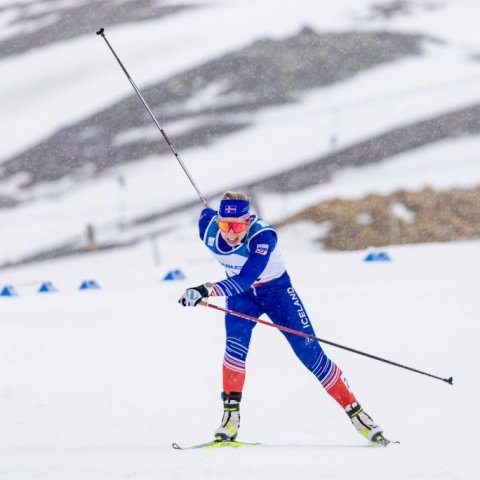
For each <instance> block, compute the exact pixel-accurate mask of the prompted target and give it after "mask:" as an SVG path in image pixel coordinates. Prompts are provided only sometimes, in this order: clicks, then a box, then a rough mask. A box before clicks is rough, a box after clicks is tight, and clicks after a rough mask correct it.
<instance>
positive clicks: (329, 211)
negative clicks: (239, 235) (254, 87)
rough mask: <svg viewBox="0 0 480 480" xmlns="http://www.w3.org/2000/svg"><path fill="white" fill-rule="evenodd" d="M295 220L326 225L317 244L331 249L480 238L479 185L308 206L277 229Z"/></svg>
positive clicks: (424, 190) (358, 248)
mask: <svg viewBox="0 0 480 480" xmlns="http://www.w3.org/2000/svg"><path fill="white" fill-rule="evenodd" d="M399 207H400V208H399ZM298 221H310V222H314V223H323V222H328V226H329V228H328V233H326V234H325V236H324V237H322V238H321V239H319V241H320V242H321V243H322V244H323V246H324V247H325V248H326V249H330V250H361V249H365V248H368V247H380V246H385V245H399V244H412V243H430V242H448V241H453V240H468V239H473V238H480V187H478V188H473V189H469V190H468V189H464V190H463V189H452V190H448V191H435V190H432V189H430V188H425V189H423V190H421V191H419V192H409V191H405V190H400V191H398V192H395V193H393V194H391V195H387V196H380V195H368V196H366V197H364V198H362V199H360V200H342V199H335V200H330V201H326V202H322V203H320V204H318V205H315V206H313V207H310V208H308V209H306V210H304V211H302V212H300V213H298V214H297V215H294V216H292V217H290V218H288V219H286V220H284V221H282V222H281V223H279V224H277V226H278V227H281V226H284V225H287V224H290V223H294V222H298Z"/></svg>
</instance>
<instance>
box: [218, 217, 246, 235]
mask: <svg viewBox="0 0 480 480" xmlns="http://www.w3.org/2000/svg"><path fill="white" fill-rule="evenodd" d="M247 227H248V223H245V222H224V221H222V220H219V221H218V228H219V229H220V230H221V231H222V232H223V233H228V232H229V231H230V230H233V233H242V232H244V231H245V230H246V229H247Z"/></svg>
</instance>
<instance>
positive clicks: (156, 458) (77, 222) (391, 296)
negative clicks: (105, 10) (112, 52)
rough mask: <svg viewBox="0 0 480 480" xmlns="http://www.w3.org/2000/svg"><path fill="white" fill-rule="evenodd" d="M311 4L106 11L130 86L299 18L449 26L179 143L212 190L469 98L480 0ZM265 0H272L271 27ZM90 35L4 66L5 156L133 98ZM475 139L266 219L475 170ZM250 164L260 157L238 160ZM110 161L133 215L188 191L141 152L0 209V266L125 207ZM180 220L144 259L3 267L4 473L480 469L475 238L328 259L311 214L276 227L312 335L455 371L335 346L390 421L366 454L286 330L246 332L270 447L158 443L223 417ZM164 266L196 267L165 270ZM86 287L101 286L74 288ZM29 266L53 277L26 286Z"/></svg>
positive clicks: (276, 31)
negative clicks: (200, 139) (149, 14)
mask: <svg viewBox="0 0 480 480" xmlns="http://www.w3.org/2000/svg"><path fill="white" fill-rule="evenodd" d="M12 3H13V2H12V1H10V0H1V1H0V5H2V6H3V5H7V4H12ZM17 3H18V2H17ZM321 3H322V6H321V8H320V7H319V2H317V1H314V0H311V1H309V0H296V1H295V2H293V1H292V2H290V1H285V2H284V1H282V2H278V1H274V0H255V1H249V0H229V1H228V2H227V1H212V2H210V3H209V6H208V8H206V9H204V10H200V11H198V12H196V13H195V14H193V13H192V12H188V11H187V12H184V13H182V14H181V15H179V16H177V17H175V18H173V17H172V18H168V17H167V18H166V19H165V20H159V21H155V22H148V23H145V24H142V27H141V28H138V26H136V25H126V26H119V27H116V28H112V29H108V25H105V27H107V33H108V34H109V38H110V40H112V42H113V43H114V45H115V47H117V48H118V50H119V52H121V54H122V57H124V60H125V62H126V63H127V64H128V65H129V67H130V69H131V73H132V74H133V75H134V77H135V79H136V81H137V83H138V84H139V86H146V85H148V84H149V83H151V82H153V81H157V80H159V79H161V78H165V77H167V76H168V75H171V74H172V73H176V72H178V71H181V70H182V69H184V68H189V67H191V66H193V65H196V64H198V63H200V62H203V61H205V60H208V59H210V58H213V57H215V56H216V55H219V54H221V53H222V52H227V51H230V50H232V49H236V48H240V47H242V46H243V45H246V44H248V43H249V42H251V41H252V40H253V39H254V38H256V37H257V36H266V35H272V36H278V37H283V36H286V35H289V34H291V33H294V32H296V31H298V29H299V28H300V27H301V26H302V25H303V24H305V23H308V24H310V25H312V26H314V27H315V28H319V29H323V30H343V29H346V28H352V27H356V28H377V27H379V26H380V27H385V28H393V29H395V30H396V31H409V32H416V33H417V32H427V33H428V32H430V33H431V34H432V35H436V36H438V37H440V38H443V39H444V40H445V41H446V44H445V45H444V46H434V45H430V46H429V47H428V52H426V53H428V54H426V55H425V57H423V59H422V60H419V59H410V60H403V61H402V62H399V63H398V64H396V65H388V66H383V67H381V68H379V69H376V70H374V71H371V72H365V73H363V74H362V75H359V76H357V77H356V78H355V79H350V80H348V81H347V82H344V83H342V84H339V85H334V86H332V87H329V88H327V89H323V90H319V91H315V92H311V94H309V95H306V96H305V97H304V99H303V101H302V102H300V103H298V104H296V105H289V106H285V107H281V108H277V109H271V110H267V111H263V112H261V113H260V114H258V116H257V117H255V119H254V120H255V125H254V126H253V127H252V128H250V129H248V130H245V131H243V132H240V133H238V134H236V135H232V136H231V137H229V138H228V139H225V140H222V141H221V142H218V143H217V144H215V145H213V146H211V147H210V148H209V149H198V150H189V151H188V154H185V155H182V156H183V158H184V161H185V162H186V163H187V165H188V166H189V168H190V169H191V170H192V174H193V176H194V178H195V179H197V180H198V183H199V186H200V188H201V189H202V191H203V192H204V193H205V194H208V193H209V192H210V191H214V190H217V189H220V188H222V187H224V188H228V187H230V186H231V185H229V184H228V182H229V181H232V182H233V181H234V182H235V184H236V183H239V182H240V181H243V180H247V179H249V178H254V177H255V176H260V175H264V174H266V173H269V172H274V171H276V170H278V169H281V168H284V167H286V166H288V165H290V166H292V165H295V164H296V163H299V162H301V161H304V160H305V158H307V157H313V156H315V155H318V154H320V153H322V152H324V151H327V150H328V148H329V144H328V139H329V138H330V135H331V133H332V128H335V129H337V133H338V134H339V142H340V145H342V144H343V145H347V144H348V143H351V142H353V141H357V140H359V139H361V138H365V137H367V136H369V135H372V134H375V133H379V132H381V131H384V130H386V129H388V128H391V127H393V126H395V125H397V124H406V123H408V122H410V121H414V120H419V119H422V118H426V117H427V116H428V115H431V114H437V113H440V112H442V111H444V110H448V109H451V108H457V107H460V106H465V105H468V104H469V103H473V102H476V101H478V100H479V99H480V90H478V82H475V81H474V80H475V79H476V76H477V75H478V74H480V66H479V64H478V63H475V62H473V61H472V60H471V58H470V56H471V55H474V54H478V52H479V51H480V39H479V38H480V37H478V35H477V25H476V23H475V18H477V17H478V15H477V12H478V11H479V7H478V2H476V1H474V0H463V1H461V0H456V1H455V2H453V1H452V2H432V1H430V0H429V1H428V2H415V4H416V5H417V6H418V8H417V9H416V10H415V15H414V16H413V17H405V16H399V17H396V18H395V19H394V20H391V21H383V23H382V22H380V21H379V22H376V23H375V22H374V23H371V22H367V21H366V20H365V17H364V16H362V15H363V13H364V12H365V9H366V7H367V5H369V4H370V2H369V1H367V0H355V1H352V0H337V1H336V2H321ZM327 3H328V5H327ZM428 5H437V6H438V7H439V8H437V9H436V10H429V9H428V8H426V7H427V6H428ZM424 7H425V8H424ZM272 11H275V12H277V13H278V18H276V19H275V20H276V21H275V22H273V21H271V12H272ZM5 18H6V17H2V18H0V23H1V22H3V21H4V19H5ZM252 18H255V21H252ZM262 19H267V20H262ZM209 22H210V23H209ZM226 32H228V35H226ZM219 36H222V42H219V41H218V38H220V37H219ZM133 37H134V38H135V42H132V41H131V38H133ZM96 42H99V39H97V38H96V37H95V36H94V35H93V34H92V38H80V39H77V40H73V41H71V42H66V43H65V44H62V45H52V46H51V47H49V48H46V49H41V50H38V51H32V52H29V53H26V54H25V55H22V56H19V57H18V58H11V59H5V60H2V61H1V62H0V104H1V105H2V108H1V110H0V122H1V125H0V131H1V132H2V141H1V142H0V158H1V159H5V158H7V157H8V155H11V154H12V153H13V152H16V151H19V150H21V149H22V148H24V147H26V146H28V145H30V144H31V143H33V142H36V141H39V140H41V139H42V138H44V137H45V136H46V135H48V134H50V133H51V132H53V131H55V129H56V128H59V127H60V126H63V125H66V124H69V123H70V122H74V121H77V120H79V119H81V118H84V117H85V116H86V115H87V114H90V113H92V112H94V111H96V109H100V108H103V107H105V106H107V105H109V104H111V103H112V102H114V101H116V100H118V99H119V98H122V97H123V96H125V95H129V94H130V87H129V85H128V83H127V82H126V80H125V79H124V78H122V77H121V72H120V71H119V70H118V67H117V66H116V65H115V64H114V63H113V59H112V58H110V56H109V54H108V52H107V51H105V50H104V46H102V45H101V44H100V45H99V44H98V43H96ZM159 45H162V46H163V47H162V48H159ZM177 47H178V50H175V55H169V56H168V58H167V52H168V51H169V49H170V52H171V49H172V48H177ZM74 58H75V61H73V59H74ZM160 64H161V65H162V69H161V71H160V70H159V68H158V65H160ZM40 67H42V68H40ZM32 71H34V72H35V75H33V74H32ZM429 73H431V74H432V76H431V77H430V76H429ZM432 84H435V85H438V89H436V88H433V87H429V85H432ZM61 86H62V89H60V87H61ZM63 87H64V88H65V90H63ZM20 100H21V101H20ZM46 106H48V111H47V109H46ZM339 106H341V108H339ZM165 128H166V130H167V133H168V125H166V126H165ZM286 132H288V135H287V133H286ZM318 132H320V134H319V133H318ZM292 138H293V139H295V142H292V141H291V139H292ZM160 141H161V139H160ZM478 150H479V140H478V138H461V139H458V140H456V141H455V142H444V143H442V144H439V145H436V146H428V147H425V148H423V149H420V150H418V151H417V152H411V153H409V154H408V155H401V156H398V157H396V158H392V159H391V160H390V161H388V162H384V163H382V164H381V165H377V166H368V167H364V168H361V169H355V170H348V171H344V172H341V173H339V174H338V175H336V176H335V177H334V178H333V179H332V181H331V182H330V183H329V184H326V185H325V186H322V187H320V188H315V189H310V190H308V191H305V192H302V193H301V194H300V193H299V194H296V195H288V196H282V197H281V198H278V197H276V196H265V195H261V196H260V197H259V199H260V206H261V209H262V214H263V215H264V216H265V217H266V219H267V220H275V219H277V218H280V217H281V216H282V215H284V214H290V213H293V212H294V211H296V210H298V209H300V208H302V207H304V206H307V205H309V204H310V203H311V202H312V201H316V200H319V199H325V198H332V197H333V196H343V197H349V198H351V197H357V196H361V195H363V194H364V193H367V192H371V191H376V192H379V193H388V192H390V191H392V190H394V189H397V188H401V187H404V188H413V189H418V188H421V187H423V186H426V185H430V186H434V187H438V188H449V187H453V186H455V187H458V186H468V187H470V186H474V185H478V184H480V170H479V168H480V166H479V161H478V158H476V152H478ZM180 153H182V152H180ZM238 161H242V162H245V165H246V168H245V171H239V173H238V176H236V177H235V179H233V180H232V179H230V178H224V177H223V176H221V175H217V174H215V175H212V174H211V172H212V171H214V172H217V170H216V168H218V166H219V165H221V166H222V167H224V168H225V166H226V165H233V164H235V162H238ZM252 165H254V166H255V171H253V172H252V171H251V169H249V168H247V167H248V166H250V167H251V166H252ZM118 173H122V174H124V175H125V176H126V179H127V189H126V195H127V206H128V210H127V213H128V214H129V215H133V214H138V213H140V212H148V211H150V210H152V209H154V208H156V207H158V206H159V205H160V206H166V205H171V204H174V203H177V202H179V201H183V200H186V199H188V198H194V191H193V189H192V188H191V186H190V185H189V183H188V181H187V179H186V178H185V176H184V175H183V173H182V171H181V170H180V169H179V167H178V165H177V164H176V163H175V160H174V159H173V158H172V159H171V161H163V162H158V160H157V159H145V161H144V163H143V165H141V166H140V167H139V168H138V169H137V168H133V167H132V166H126V167H123V168H122V169H120V170H119V171H118V172H115V174H112V175H111V176H105V177H103V178H101V179H99V180H98V181H97V182H93V183H91V184H89V185H83V186H79V187H76V188H72V187H71V186H70V185H68V184H67V183H65V184H62V185H61V186H59V188H58V191H62V194H61V195H60V196H59V197H57V198H50V199H48V198H45V199H43V200H39V201H37V202H35V203H32V204H31V205H29V206H25V207H22V208H21V209H17V210H16V211H12V212H2V213H1V214H0V228H1V234H0V262H2V261H4V260H6V259H8V258H10V259H15V258H18V257H19V256H21V255H23V254H25V253H27V252H30V251H31V250H32V248H33V247H38V248H40V247H43V246H46V245H50V244H52V243H54V242H56V241H57V240H59V239H61V238H65V237H68V236H70V235H72V234H77V233H80V232H81V231H82V230H83V228H84V226H85V223H86V222H87V221H91V222H94V223H96V222H98V223H101V222H106V221H110V220H117V219H118V217H119V214H120V209H119V206H120V205H121V203H122V202H123V201H124V200H125V199H124V198H122V196H121V195H122V194H121V192H120V190H119V186H118V184H117V179H116V175H117V174H118ZM2 188H3V186H2ZM8 188H9V189H10V191H13V190H14V189H15V185H13V184H12V185H9V186H8ZM2 192H3V190H2ZM5 193H6V194H8V193H9V192H8V191H6V192H5ZM43 193H45V192H43ZM168 221H169V222H171V221H172V219H169V220H168ZM175 222H176V223H177V226H178V228H176V229H175V230H172V231H171V232H170V233H168V234H166V235H164V236H162V237H159V238H158V239H157V248H158V252H159V256H160V260H161V262H160V264H159V265H156V266H155V265H154V260H155V256H154V251H153V248H152V244H151V243H149V242H145V243H141V244H139V245H137V246H136V247H134V248H130V249H124V250H119V251H116V252H107V253H94V254H90V255H86V256H82V257H78V258H72V259H69V260H58V261H52V262H48V263H42V264H36V265H31V266H25V267H18V268H14V269H8V270H3V271H0V289H1V288H3V286H4V285H7V284H12V285H13V286H14V287H15V288H16V289H17V291H18V293H19V296H18V297H0V478H2V479H3V478H5V479H6V480H33V479H35V480H37V479H46V480H47V479H48V480H65V479H69V480H76V479H82V480H83V479H85V478H88V479H91V480H97V479H98V480H109V479H112V480H118V479H127V478H138V479H142V480H144V479H159V478H166V479H169V478H176V479H179V480H182V479H189V480H190V479H191V478H199V479H202V480H203V479H209V480H211V479H216V478H218V479H220V478H222V479H223V478H225V477H228V478H232V479H237V478H238V479H244V478H254V479H257V478H258V479H260V478H277V479H279V480H283V479H287V478H288V479H292V478H302V479H305V480H308V479H317V478H328V479H341V480H343V479H345V480H346V479H352V478H354V479H357V478H358V479H368V480H372V479H374V480H375V479H379V480H380V479H381V480H383V479H385V478H392V479H398V480H404V479H409V480H410V479H419V480H420V479H422V480H424V479H435V480H450V479H461V480H464V479H466V480H470V479H472V480H473V479H476V478H477V476H478V471H479V467H480V465H479V461H478V456H477V455H476V454H475V451H477V450H478V448H477V445H476V444H477V439H478V436H479V434H478V432H479V429H480V421H479V420H478V416H477V415H476V400H477V398H478V396H479V394H480V387H479V385H478V382H476V381H475V380H476V379H477V377H478V373H477V364H478V360H477V358H476V351H477V343H478V338H479V335H480V327H479V323H478V320H477V316H478V311H479V310H480V297H479V296H478V293H477V290H478V285H477V284H478V271H479V267H480V261H479V258H480V242H478V241H473V242H463V243H452V244H433V245H418V246H403V247H391V248H388V252H389V254H390V255H391V256H392V259H393V261H392V262H388V263H365V262H363V258H364V256H365V255H366V252H362V251H359V252H353V253H327V252H322V251H319V250H318V246H317V245H316V244H315V243H313V242H312V239H313V238H315V236H316V235H318V230H317V229H315V227H312V226H308V225H294V226H289V227H287V228H285V229H283V230H282V232H281V246H282V250H283V253H284V256H285V257H286V261H287V265H288V269H289V272H290V274H291V276H292V278H293V280H294V284H295V286H296V288H297V290H298V291H299V293H300V295H301V296H302V299H303V300H304V302H305V304H306V306H307V309H308V311H309V313H310V316H311V318H312V321H313V323H314V326H315V328H316V332H317V335H318V336H320V337H322V338H325V339H329V340H332V341H336V342H338V343H343V344H345V345H347V346H351V347H353V348H357V349H360V350H365V351H367V352H369V353H372V354H376V355H379V356H383V357H386V358H388V359H391V360H393V361H397V362H400V363H403V364H406V365H409V366H412V367H414V368H418V369H421V370H425V371H427V372H430V373H433V374H436V375H439V376H442V377H449V376H453V377H454V381H455V385H454V386H450V385H448V384H446V383H444V382H441V381H438V380H434V379H431V378H428V377H425V376H422V375H418V374H415V373H412V372H408V371H406V370H402V369H399V368H396V367H392V366H389V365H385V364H382V363H379V362H376V361H373V360H371V359H367V358H364V357H360V356H356V355H354V354H351V353H348V352H346V351H342V350H338V349H334V348H331V347H326V351H327V352H328V353H329V354H330V355H331V356H332V357H333V358H334V359H335V360H336V361H337V362H338V364H339V365H340V366H341V367H342V368H343V370H344V371H345V373H346V374H347V376H348V378H349V381H350V383H351V385H352V387H353V389H354V391H355V392H356V394H357V396H358V397H359V399H360V401H361V402H362V403H363V405H364V407H365V409H366V410H367V411H368V412H369V413H370V414H371V415H372V416H373V417H374V418H375V419H376V420H377V421H378V422H379V423H380V424H382V425H383V426H384V428H385V433H386V435H388V436H389V437H390V438H392V439H398V440H400V441H401V444H400V445H392V446H391V447H389V448H387V449H381V448H372V447H370V446H368V445H366V443H365V441H364V440H363V439H362V438H361V437H360V436H359V435H358V434H357V433H356V432H355V431H354V430H353V428H352V426H351V425H350V424H349V421H348V419H347V418H346V417H345V415H344V414H343V413H342V412H341V411H340V410H339V408H338V407H337V406H336V405H335V403H334V402H333V400H331V399H330V398H329V397H328V395H326V394H325V393H324V392H323V391H322V388H321V387H320V386H319V384H318V382H317V381H316V380H315V379H314V377H313V376H311V375H310V374H309V373H308V372H307V371H306V370H305V369H304V368H303V367H302V366H301V365H300V364H299V362H298V361H297V360H296V359H295V358H294V356H293V354H292V353H291V352H290V350H289V347H288V345H287V343H286V342H285V341H284V339H283V338H282V336H281V334H279V333H278V332H276V331H274V330H273V329H269V328H266V327H264V326H260V325H259V326H257V327H256V329H255V333H254V339H253V341H252V345H251V352H250V357H249V361H248V377H247V384H246V388H245V396H244V401H243V404H242V428H241V434H240V439H243V440H246V441H248V440H252V441H261V442H262V444H263V445H262V446H261V447H255V448H244V449H239V450H229V449H222V450H211V451H191V452H177V451H174V450H173V449H172V448H171V447H170V444H171V442H178V443H180V444H191V443H197V442H202V441H205V440H208V439H210V438H211V435H212V432H213V430H214V429H215V427H216V426H217V424H218V422H219V420H220V417H221V401H220V398H219V393H220V389H221V364H222V358H223V342H224V332H223V321H222V315H221V314H220V313H218V312H214V311H211V310H207V309H203V308H201V307H199V308H197V309H183V308H182V307H180V306H179V305H178V304H177V303H176V302H177V299H178V297H179V296H180V295H181V293H182V292H183V289H184V288H186V287H188V286H192V285H198V284H199V283H201V282H204V281H208V280H210V281H215V280H218V279H221V278H223V274H222V272H221V270H220V268H219V267H218V266H217V265H216V264H214V263H213V261H212V260H211V258H210V257H209V255H208V252H206V251H205V249H204V248H203V247H202V245H201V244H200V242H199V241H198V239H197V238H196V230H195V224H194V218H193V215H192V213H191V212H190V213H185V214H182V215H177V216H176V217H175ZM174 268H180V269H182V271H184V272H185V274H186V276H187V279H186V280H184V281H174V282H164V281H161V279H162V278H163V276H164V275H165V273H166V272H167V271H168V270H170V269H174ZM87 279H95V280H96V281H98V283H99V284H100V286H101V288H100V289H99V290H92V291H79V290H78V287H79V285H80V283H81V282H82V281H83V280H87ZM44 281H51V282H53V284H54V285H55V286H56V287H57V289H58V291H57V292H55V293H47V294H40V293H37V289H38V287H39V285H40V283H41V282H44Z"/></svg>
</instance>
